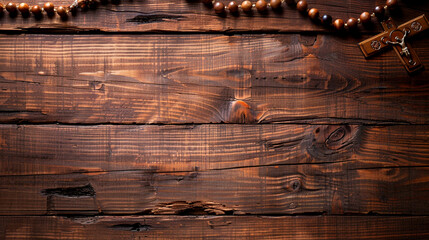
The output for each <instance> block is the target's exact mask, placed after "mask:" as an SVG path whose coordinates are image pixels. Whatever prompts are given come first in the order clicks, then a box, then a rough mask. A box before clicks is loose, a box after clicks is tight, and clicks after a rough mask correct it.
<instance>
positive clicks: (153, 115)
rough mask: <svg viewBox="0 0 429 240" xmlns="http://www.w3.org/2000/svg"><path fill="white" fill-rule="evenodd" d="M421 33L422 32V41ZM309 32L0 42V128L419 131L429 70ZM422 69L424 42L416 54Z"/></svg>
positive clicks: (427, 60) (426, 52) (428, 61)
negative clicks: (326, 126)
mask: <svg viewBox="0 0 429 240" xmlns="http://www.w3.org/2000/svg"><path fill="white" fill-rule="evenodd" d="M421 36H423V35H421ZM357 42H358V41H355V40H353V39H348V40H347V39H339V38H338V37H335V36H326V35H312V36H301V35H296V34H288V35H262V36H260V35H240V36H221V35H143V36H134V35H131V36H130V35H115V36H101V35H95V36H93V35H88V36H87V35H82V36H75V35H20V36H5V35H3V36H1V37H0V61H1V62H3V64H1V65H0V91H1V94H0V122H2V123H16V122H31V123H57V122H58V123H80V124H96V123H115V124H116V123H120V124H131V123H145V124H146V123H150V124H153V123H167V124H175V123H221V122H228V123H270V122H287V123H332V122H338V123H345V122H349V123H350V122H352V123H353V122H354V123H364V124H391V123H396V124H404V123H406V124H408V123H412V124H414V123H416V124H427V123H428V119H429V112H428V111H429V108H427V106H428V105H429V98H428V95H429V84H428V82H427V81H426V79H428V78H429V71H425V72H422V73H421V74H419V75H417V76H413V77H409V76H408V75H407V73H406V71H404V69H403V67H402V65H401V64H400V62H399V59H398V58H397V57H396V56H395V53H394V52H393V51H391V52H388V53H385V54H383V56H379V57H375V58H373V59H371V60H365V59H364V57H363V56H362V53H361V52H360V50H359V48H358V47H357V45H356V44H357ZM413 47H414V48H415V49H416V51H417V52H418V53H419V56H420V58H421V61H422V62H423V64H425V65H429V46H428V45H427V44H426V41H424V40H421V41H419V40H417V41H416V42H415V44H414V46H413Z"/></svg>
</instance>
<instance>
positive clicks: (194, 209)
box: [142, 201, 244, 215]
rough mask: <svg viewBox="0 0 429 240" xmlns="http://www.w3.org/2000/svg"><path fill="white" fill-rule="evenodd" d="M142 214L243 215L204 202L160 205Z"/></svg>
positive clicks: (224, 207) (231, 209) (217, 204)
mask: <svg viewBox="0 0 429 240" xmlns="http://www.w3.org/2000/svg"><path fill="white" fill-rule="evenodd" d="M142 214H154V215H172V214H174V215H243V214H244V213H243V212H241V211H237V210H235V209H233V208H229V207H226V206H225V205H223V204H220V203H215V202H205V201H195V202H188V201H175V202H170V203H161V204H159V205H158V206H157V207H156V208H153V209H147V210H145V211H143V212H142Z"/></svg>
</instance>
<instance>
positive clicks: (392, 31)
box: [359, 15, 429, 73]
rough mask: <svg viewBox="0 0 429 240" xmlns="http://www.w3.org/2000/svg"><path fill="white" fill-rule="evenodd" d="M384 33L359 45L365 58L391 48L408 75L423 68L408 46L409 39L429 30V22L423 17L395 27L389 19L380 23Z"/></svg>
mask: <svg viewBox="0 0 429 240" xmlns="http://www.w3.org/2000/svg"><path fill="white" fill-rule="evenodd" d="M381 25H382V26H383V29H384V32H383V33H380V34H378V35H377V36H374V37H372V38H370V39H367V40H365V41H363V42H361V43H359V47H360V49H361V50H362V53H363V54H364V55H365V57H366V58H368V57H371V56H373V55H375V54H376V53H378V52H380V51H382V50H383V49H385V48H387V47H389V46H392V47H393V49H394V50H395V52H396V53H397V54H398V56H399V58H400V59H401V62H402V63H403V64H404V67H405V69H407V71H408V72H409V73H413V72H416V71H418V70H420V69H422V68H423V65H422V64H421V62H420V59H419V58H418V57H417V54H416V53H415V51H414V50H413V49H412V48H411V47H410V46H408V44H407V40H408V38H409V37H411V36H414V35H416V34H417V33H420V32H423V31H424V30H427V29H429V22H428V20H427V18H426V16H425V15H422V16H420V17H417V18H415V19H412V20H410V21H408V22H406V23H404V24H402V25H400V26H399V27H397V26H396V25H395V24H394V23H393V21H392V19H391V18H389V19H388V20H386V21H383V22H381Z"/></svg>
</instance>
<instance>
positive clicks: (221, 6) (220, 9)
mask: <svg viewBox="0 0 429 240" xmlns="http://www.w3.org/2000/svg"><path fill="white" fill-rule="evenodd" d="M213 8H214V10H215V13H217V14H222V13H224V12H225V4H223V3H222V2H215V4H214V5H213Z"/></svg>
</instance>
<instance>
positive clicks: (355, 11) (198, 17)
mask: <svg viewBox="0 0 429 240" xmlns="http://www.w3.org/2000/svg"><path fill="white" fill-rule="evenodd" d="M27 2H29V3H30V4H31V3H35V2H37V1H35V0H29V1H27ZM52 2H53V3H54V4H55V5H61V4H70V3H71V1H70V0H53V1H52ZM223 2H225V3H227V2H228V1H223ZM377 3H378V4H382V3H384V2H383V1H374V0H348V1H346V2H345V1H342V0H330V1H329V2H328V1H314V0H313V1H311V0H310V1H309V4H310V5H311V6H312V7H317V8H319V9H320V10H321V11H322V13H329V14H331V15H332V16H333V17H334V18H343V19H347V18H349V17H358V16H359V14H360V13H361V12H362V11H371V10H372V9H373V8H374V6H375V4H377ZM283 9H284V11H283V12H277V13H276V12H272V11H270V12H268V14H259V13H258V12H256V11H254V14H253V15H252V16H246V15H244V14H242V15H241V16H239V17H231V16H229V17H226V18H223V17H219V16H217V15H216V14H215V13H214V11H213V10H211V9H208V8H206V7H205V6H204V5H203V4H202V3H201V1H199V0H195V1H189V0H145V1H143V2H142V1H122V3H121V4H120V5H114V4H109V5H105V6H101V7H100V8H99V9H98V10H96V11H87V12H81V13H79V14H78V16H76V17H70V18H69V19H68V21H66V22H64V21H61V20H60V18H58V17H55V18H47V17H45V18H44V19H43V21H36V20H34V19H33V18H27V19H24V18H22V17H20V16H19V17H17V18H9V17H8V16H4V17H3V18H1V19H0V30H3V31H16V32H37V33H40V32H42V31H47V32H58V31H60V32H73V33H77V32H85V31H88V32H90V33H94V32H100V31H106V32H109V31H113V32H118V31H119V32H214V31H222V32H236V31H253V32H255V31H263V32H296V31H326V29H325V28H323V27H322V26H320V25H315V24H313V23H311V21H310V20H309V19H308V18H306V17H303V16H301V15H300V14H299V13H298V11H296V10H294V9H291V8H289V7H284V8H283ZM424 13H429V4H428V3H427V2H426V1H412V2H411V3H410V2H405V1H402V2H401V12H400V14H396V15H395V19H397V20H398V21H399V22H404V21H406V20H409V19H411V18H413V17H416V16H418V15H421V14H424ZM374 22H375V21H374ZM362 30H363V31H365V29H362ZM369 30H370V31H380V30H381V28H380V27H379V26H378V25H377V24H375V25H374V26H373V28H372V29H369Z"/></svg>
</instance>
